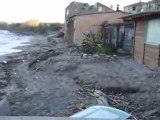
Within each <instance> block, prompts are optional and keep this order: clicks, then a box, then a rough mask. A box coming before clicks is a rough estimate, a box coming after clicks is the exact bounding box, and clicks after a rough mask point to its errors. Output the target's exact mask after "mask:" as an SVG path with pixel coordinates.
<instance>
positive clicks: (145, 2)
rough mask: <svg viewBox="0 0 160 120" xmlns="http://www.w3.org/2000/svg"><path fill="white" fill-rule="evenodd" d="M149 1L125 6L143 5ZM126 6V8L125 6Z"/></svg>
mask: <svg viewBox="0 0 160 120" xmlns="http://www.w3.org/2000/svg"><path fill="white" fill-rule="evenodd" d="M146 3H147V2H141V1H140V2H138V3H134V4H131V5H127V6H125V7H130V6H142V5H144V4H146ZM125 7H124V8H125Z"/></svg>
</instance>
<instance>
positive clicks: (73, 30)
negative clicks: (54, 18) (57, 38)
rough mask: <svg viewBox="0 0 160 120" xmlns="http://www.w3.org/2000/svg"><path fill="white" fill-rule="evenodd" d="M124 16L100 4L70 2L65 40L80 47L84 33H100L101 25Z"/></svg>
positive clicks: (66, 19)
mask: <svg viewBox="0 0 160 120" xmlns="http://www.w3.org/2000/svg"><path fill="white" fill-rule="evenodd" d="M78 6H79V7H78ZM80 8H81V9H80ZM125 15H126V13H124V12H122V11H114V10H112V9H110V8H109V7H107V6H105V5H102V4H101V3H96V4H95V5H93V6H89V4H87V3H77V2H72V3H71V4H70V5H69V6H68V7H67V8H66V17H65V39H66V40H68V41H69V42H71V43H75V44H77V45H80V44H81V42H82V39H83V38H84V33H87V32H96V33H97V32H100V29H101V25H102V23H104V22H110V21H114V20H117V19H118V18H120V17H122V16H125Z"/></svg>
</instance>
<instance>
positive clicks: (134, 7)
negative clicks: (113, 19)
mask: <svg viewBox="0 0 160 120" xmlns="http://www.w3.org/2000/svg"><path fill="white" fill-rule="evenodd" d="M145 4H146V3H145V2H141V1H140V2H138V3H135V4H131V5H128V6H125V7H124V12H128V13H131V14H136V13H140V12H141V11H142V6H143V5H145Z"/></svg>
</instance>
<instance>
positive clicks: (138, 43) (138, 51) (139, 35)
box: [134, 20, 144, 63]
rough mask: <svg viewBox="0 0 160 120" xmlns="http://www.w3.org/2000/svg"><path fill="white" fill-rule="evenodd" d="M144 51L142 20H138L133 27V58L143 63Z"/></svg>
mask: <svg viewBox="0 0 160 120" xmlns="http://www.w3.org/2000/svg"><path fill="white" fill-rule="evenodd" d="M143 53H144V20H138V21H137V23H136V29H135V45H134V60H136V61H137V62H139V63H143Z"/></svg>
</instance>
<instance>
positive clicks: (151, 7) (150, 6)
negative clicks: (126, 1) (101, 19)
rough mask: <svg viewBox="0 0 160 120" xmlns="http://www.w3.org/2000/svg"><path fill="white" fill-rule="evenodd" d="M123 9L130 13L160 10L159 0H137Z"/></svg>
mask: <svg viewBox="0 0 160 120" xmlns="http://www.w3.org/2000/svg"><path fill="white" fill-rule="evenodd" d="M124 11H125V12H128V13H132V14H137V13H141V12H151V11H160V0H151V1H149V2H141V1H140V2H138V3H135V4H131V5H128V6H125V7H124Z"/></svg>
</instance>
